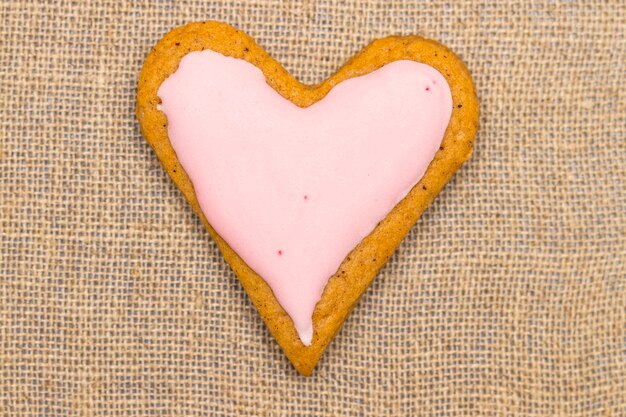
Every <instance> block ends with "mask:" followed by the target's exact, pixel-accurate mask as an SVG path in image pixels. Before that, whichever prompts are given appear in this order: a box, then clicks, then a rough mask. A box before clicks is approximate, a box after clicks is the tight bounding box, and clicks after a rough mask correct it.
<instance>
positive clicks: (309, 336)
mask: <svg viewBox="0 0 626 417" xmlns="http://www.w3.org/2000/svg"><path fill="white" fill-rule="evenodd" d="M298 336H300V340H301V341H302V344H303V345H304V346H311V341H313V322H311V325H310V326H307V327H306V328H305V329H298Z"/></svg>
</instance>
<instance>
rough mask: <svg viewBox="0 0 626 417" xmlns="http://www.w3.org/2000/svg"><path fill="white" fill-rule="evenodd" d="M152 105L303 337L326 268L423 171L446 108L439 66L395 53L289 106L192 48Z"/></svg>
mask: <svg viewBox="0 0 626 417" xmlns="http://www.w3.org/2000/svg"><path fill="white" fill-rule="evenodd" d="M158 95H159V97H160V98H161V100H162V104H161V106H160V109H161V110H162V111H163V112H164V113H165V115H166V116H167V120H168V134H169V138H170V140H171V143H172V146H173V147H174V150H175V151H176V154H177V155H178V159H179V160H180V163H181V164H182V166H183V168H184V169H185V171H186V172H187V174H188V175H189V177H190V179H191V181H192V183H193V185H194V188H195V192H196V194H197V196H198V201H199V203H200V207H201V209H202V211H203V213H204V215H205V216H206V218H207V220H208V221H209V223H210V224H211V225H212V226H213V227H214V228H215V230H216V231H217V232H218V233H219V234H220V236H222V237H223V238H224V240H226V242H228V244H229V245H230V246H231V247H232V248H233V249H234V250H235V251H236V252H237V253H238V254H239V256H240V257H241V258H242V259H243V260H244V261H245V262H246V264H247V265H248V266H250V267H251V268H252V269H253V270H254V271H255V272H256V273H258V274H259V275H260V276H261V277H263V279H264V280H265V281H266V282H267V283H268V284H269V286H270V287H271V289H272V291H273V292H274V295H275V296H276V298H277V300H278V302H279V303H280V304H281V306H282V307H283V308H284V309H285V311H286V312H287V314H289V316H290V317H291V318H292V320H293V322H294V325H295V328H296V330H297V332H298V334H299V336H300V339H301V340H302V342H303V343H304V344H305V345H307V346H308V345H310V343H311V340H312V337H313V321H312V315H313V310H314V309H315V305H316V304H317V302H318V301H319V299H320V297H321V295H322V291H323V290H324V287H325V286H326V283H327V282H328V279H329V278H330V277H331V276H332V275H333V274H334V273H335V272H337V270H338V268H339V265H340V264H341V263H342V261H343V260H344V259H345V258H346V256H347V255H348V254H349V252H350V251H351V250H352V249H354V248H355V247H356V246H357V244H358V243H359V242H360V241H361V240H362V239H363V238H364V237H366V236H367V235H368V234H369V233H370V232H371V231H372V230H373V229H374V228H375V227H376V225H377V223H378V222H379V221H380V220H382V219H383V218H384V217H385V216H386V215H387V214H388V213H389V212H390V211H391V209H393V207H394V206H395V205H396V204H397V203H398V202H399V201H400V200H401V199H402V198H404V197H405V196H406V195H407V193H408V192H409V191H410V190H411V188H412V187H413V186H414V185H415V184H416V183H417V182H418V181H419V180H420V178H421V177H422V176H423V175H424V172H425V171H426V169H427V167H428V165H429V164H430V162H431V161H432V159H433V157H434V155H435V153H436V152H437V150H438V148H439V146H440V143H441V140H442V138H443V135H444V132H445V130H446V127H447V125H448V122H449V120H450V115H451V111H452V97H451V93H450V88H449V86H448V84H447V82H446V80H445V79H444V78H443V76H442V75H441V74H440V73H439V72H438V71H436V70H435V69H434V68H432V67H430V66H428V65H425V64H421V63H417V62H414V61H395V62H393V63H390V64H387V65H385V66H384V67H382V68H381V69H379V70H377V71H374V72H372V73H370V74H368V75H365V76H361V77H358V78H352V79H349V80H346V81H344V82H342V83H340V84H339V85H337V86H336V87H334V88H333V89H332V90H331V91H330V92H329V93H328V95H327V96H326V97H325V98H324V99H323V100H321V101H319V102H317V103H315V104H313V105H312V106H310V107H307V108H300V107H297V106H296V105H294V104H293V103H292V102H290V101H288V100H286V99H284V98H283V97H282V96H280V95H279V94H278V93H277V92H276V91H275V90H273V89H272V88H271V87H270V86H269V85H268V84H267V83H266V82H265V77H264V75H263V73H262V72H261V71H260V70H259V69H258V68H257V67H255V66H253V65H252V64H249V63H248V62H246V61H244V60H241V59H234V58H230V57H225V56H223V55H220V54H219V53H216V52H213V51H208V50H207V51H203V52H192V53H189V54H188V55H187V56H185V57H184V58H183V59H182V60H181V62H180V66H179V68H178V70H177V71H176V72H175V73H174V74H172V75H171V76H170V77H168V78H167V80H165V81H164V82H163V84H162V85H161V87H160V88H159V91H158Z"/></svg>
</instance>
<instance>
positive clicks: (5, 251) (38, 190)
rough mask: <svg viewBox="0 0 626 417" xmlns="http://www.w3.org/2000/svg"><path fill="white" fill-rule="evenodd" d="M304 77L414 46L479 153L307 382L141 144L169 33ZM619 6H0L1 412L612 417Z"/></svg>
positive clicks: (624, 207)
mask: <svg viewBox="0 0 626 417" xmlns="http://www.w3.org/2000/svg"><path fill="white" fill-rule="evenodd" d="M205 19H215V20H222V21H226V22H228V23H230V24H232V25H235V26H237V27H238V28H240V29H242V30H243V31H245V32H247V33H249V34H250V35H252V36H253V37H255V38H256V39H257V41H258V42H259V43H260V44H261V45H262V46H264V47H265V48H266V49H267V50H268V51H269V52H270V53H271V54H272V55H273V56H275V57H276V58H277V59H278V60H279V61H280V62H281V63H283V64H284V66H285V67H286V68H287V69H288V70H290V71H291V72H292V73H293V74H294V75H296V76H297V77H298V78H299V79H300V80H302V81H305V82H308V83H315V82H318V81H320V80H322V79H323V78H325V77H326V76H328V75H329V74H331V73H332V72H333V71H334V70H335V69H336V68H337V67H338V66H339V65H341V63H342V62H344V61H345V60H347V59H348V58H350V57H351V56H352V55H353V54H354V53H356V52H357V51H358V50H359V49H361V48H362V47H363V46H365V45H366V44H367V43H368V42H370V41H371V40H373V39H375V38H378V37H382V36H386V35H390V34H412V33H417V34H421V35H424V36H427V37H432V38H434V39H437V40H439V41H441V42H443V43H445V44H447V45H448V46H449V47H451V48H452V49H453V50H454V51H455V52H457V53H458V54H459V55H460V56H461V57H462V58H463V59H464V61H465V62H466V64H467V65H468V67H469V68H470V70H471V71H472V73H473V76H474V79H475V82H476V87H477V91H478V94H479V97H480V99H481V110H482V114H481V127H480V130H479V134H478V136H477V139H476V146H475V152H474V156H473V159H472V160H471V161H470V162H469V163H468V164H467V165H465V166H464V167H463V168H462V169H461V171H460V172H459V173H458V174H457V175H456V177H455V179H454V180H453V181H452V182H451V183H450V184H448V186H447V187H446V188H445V190H444V191H443V192H442V194H441V195H440V196H439V197H438V199H437V200H436V202H435V203H434V204H433V206H431V207H430V209H428V210H427V212H426V213H425V214H424V216H423V217H422V218H421V220H420V221H419V222H418V224H417V225H416V226H415V227H414V228H413V229H412V231H411V233H410V234H409V235H408V236H407V238H406V239H405V241H404V242H403V244H402V245H401V246H400V248H399V250H398V252H397V253H396V254H395V255H394V257H393V258H392V260H391V262H390V263H389V264H388V265H387V267H386V268H384V269H383V270H382V271H381V273H380V275H379V277H378V278H377V280H376V281H375V283H374V284H373V286H372V288H371V289H370V290H369V291H368V292H367V293H366V295H365V296H364V297H363V299H362V300H361V302H360V303H359V305H358V306H357V308H356V309H355V311H354V312H353V314H352V316H351V317H350V318H349V319H348V321H347V322H346V325H345V327H344V328H343V330H342V331H341V332H340V334H339V335H338V336H337V338H336V339H335V341H334V342H333V344H332V345H331V347H330V348H329V349H328V351H327V352H326V354H325V355H324V357H323V359H322V361H321V362H320V364H319V366H318V368H317V370H316V372H315V373H314V375H313V376H312V377H311V378H309V379H306V378H303V377H301V376H299V375H298V374H297V372H296V371H295V370H294V369H293V368H292V367H291V365H290V364H289V363H288V361H287V360H286V359H285V357H284V356H283V355H282V353H281V351H280V349H279V348H278V347H277V345H276V343H275V342H274V340H273V339H272V337H271V336H270V334H269V332H268V331H267V329H266V328H265V326H264V324H263V322H262V321H261V319H260V318H259V316H258V315H257V313H256V311H255V310H254V308H253V307H252V306H251V304H250V302H249V300H248V298H247V296H246V295H245V293H244V291H243V290H242V288H241V286H240V285H239V283H238V281H237V279H236V278H235V277H234V275H233V273H232V272H231V271H230V270H229V268H228V267H227V265H226V264H225V262H224V261H223V260H222V258H221V256H220V254H219V253H218V251H217V248H216V246H215V244H214V243H213V242H212V241H211V240H210V239H209V237H208V233H207V232H206V231H205V230H204V228H203V226H202V224H201V223H200V221H199V220H198V219H197V218H196V216H195V215H193V214H192V212H191V210H190V208H189V207H188V206H187V204H186V203H185V201H184V199H183V197H182V196H181V193H180V192H179V191H178V190H177V189H176V188H175V187H174V186H173V184H172V182H171V181H170V180H169V178H168V177H167V176H166V174H165V172H164V170H163V169H162V168H161V166H160V165H159V163H158V161H157V159H156V158H155V156H154V154H153V152H152V150H151V149H150V147H149V146H148V145H147V144H146V142H145V141H144V139H143V138H142V137H141V134H140V133H139V130H138V125H137V121H136V119H135V115H134V108H135V86H136V82H137V75H138V73H139V69H140V66H141V64H142V61H143V59H144V58H145V56H146V54H147V53H148V51H149V50H150V48H151V47H152V46H153V45H154V44H155V43H156V41H157V40H158V39H159V38H160V37H161V36H162V35H163V34H164V33H166V32H167V31H168V30H169V29H171V28H173V27H175V26H178V25H181V24H184V23H187V22H189V21H195V20H205ZM625 22H626V2H624V1H601V0H595V1H585V2H582V1H581V2H576V1H567V2H566V1H536V2H526V1H521V0H518V1H512V2H502V1H484V2H478V1H476V2H475V1H470V0H460V1H455V2H422V1H419V2H414V1H395V2H390V1H384V0H380V1H369V2H357V1H338V0H337V1H324V2H299V1H272V0H257V1H249V2H247V1H246V2H244V1H199V0H197V1H177V2H154V3H153V2H148V1H137V2H120V1H117V0H105V1H99V2H96V1H93V2H70V1H67V2H58V3H55V2H43V1H41V2H39V1H32V0H24V1H12V0H3V1H2V2H1V3H0V416H2V417H4V416H22V415H24V416H26V415H29V416H43V415H59V416H60V415H68V416H90V415H98V416H213V415H216V416H220V415H223V416H234V415H241V416H283V415H285V416H466V415H494V416H495V415H498V416H499V415H512V416H553V415H560V416H626V99H625V94H624V90H623V89H624V86H625V85H626V23H625Z"/></svg>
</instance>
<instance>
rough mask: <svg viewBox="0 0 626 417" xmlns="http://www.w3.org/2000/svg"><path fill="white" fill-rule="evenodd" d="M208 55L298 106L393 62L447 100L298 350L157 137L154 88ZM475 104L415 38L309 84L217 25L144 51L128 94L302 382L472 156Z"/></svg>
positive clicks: (445, 56) (439, 55) (380, 45)
mask: <svg viewBox="0 0 626 417" xmlns="http://www.w3.org/2000/svg"><path fill="white" fill-rule="evenodd" d="M205 49H210V50H213V51H216V52H219V53H221V54H223V55H226V56H231V57H234V58H241V59H245V60H246V61H248V62H250V63H251V64H253V65H255V66H257V67H258V68H259V69H260V70H261V71H263V73H264V74H265V77H266V80H267V83H268V84H269V85H270V86H272V87H273V88H274V89H275V90H276V91H277V92H278V93H279V94H281V95H282V96H283V97H285V98H286V99H288V100H291V101H292V102H293V103H294V104H296V105H298V106H300V107H306V106H310V105H311V104H313V103H315V102H316V101H319V100H320V99H322V98H323V97H324V96H325V95H326V94H327V93H328V91H329V90H330V89H331V88H332V87H333V86H335V85H337V84H338V83H340V82H342V81H344V80H346V79H348V78H353V77H357V76H360V75H364V74H367V73H370V72H372V71H374V70H376V69H378V68H380V67H382V66H383V65H385V64H387V63H389V62H392V61H397V60H400V59H408V60H414V61H418V62H422V63H424V64H428V65H430V66H432V67H433V68H435V69H437V70H438V71H439V72H440V73H441V74H442V75H443V76H444V77H445V78H446V80H447V81H448V84H449V86H450V89H451V92H452V102H453V109H452V116H451V118H450V123H449V124H448V128H447V130H446V133H445V135H444V138H443V141H442V144H441V147H440V149H439V151H438V152H437V154H436V155H435V158H434V159H433V161H432V162H431V164H430V165H429V167H428V170H427V171H426V173H425V174H424V176H423V178H422V179H421V180H420V181H419V182H418V183H417V184H416V185H415V187H413V189H412V190H411V191H410V192H409V194H408V195H407V196H406V197H405V198H404V200H402V201H401V202H400V203H398V205H397V206H396V207H395V208H394V209H393V210H392V211H391V212H390V213H389V214H388V215H387V217H386V218H385V219H383V220H382V221H381V222H380V223H379V224H378V226H376V228H375V229H374V230H373V231H372V233H371V234H370V235H369V236H367V237H366V238H365V239H363V240H362V241H361V243H360V244H359V245H358V246H357V247H356V248H355V249H354V250H353V251H352V252H351V253H350V254H349V255H348V257H347V258H346V259H345V260H344V261H343V263H342V264H341V266H340V268H339V270H338V271H337V273H336V274H335V275H333V276H332V277H331V278H330V279H329V281H328V284H327V285H326V288H325V289H324V293H323V294H322V298H321V299H320V301H319V302H318V304H317V306H316V307H315V311H314V313H313V327H314V334H313V340H312V343H311V346H308V347H307V346H304V345H303V344H302V342H301V341H300V338H299V337H298V334H297V332H296V330H295V328H294V326H293V323H292V321H291V318H290V317H289V316H288V315H287V313H285V311H284V310H283V308H282V307H281V306H280V304H279V303H278V301H277V300H276V298H275V297H274V294H273V293H272V290H271V289H270V287H269V286H268V285H267V284H266V283H265V281H264V280H263V279H262V278H261V277H260V276H259V275H257V274H256V273H255V272H254V271H253V270H252V269H250V268H249V267H248V266H247V265H246V264H245V263H244V262H243V261H242V260H241V258H240V257H239V256H238V255H237V254H236V253H235V252H234V251H233V250H232V249H231V248H230V247H229V246H228V244H227V243H226V242H225V241H224V240H223V239H222V238H221V237H220V236H219V235H218V234H217V233H216V232H215V230H214V229H213V228H212V227H211V225H210V224H209V223H208V222H207V220H206V218H205V217H204V215H203V213H202V211H201V210H200V206H199V205H198V200H197V198H196V194H195V192H194V188H193V185H192V183H191V181H190V180H189V177H188V176H187V174H186V172H185V170H184V169H183V168H182V166H181V165H180V163H179V161H178V158H177V157H176V152H175V151H174V149H173V148H172V146H171V144H170V140H169V137H168V134H167V119H166V117H165V114H164V113H162V112H161V111H159V110H157V104H159V102H160V99H159V98H158V97H157V91H158V89H159V87H160V86H161V83H162V82H163V81H165V79H166V78H167V77H168V76H169V75H171V74H172V73H174V72H175V71H176V69H177V68H178V64H179V62H180V60H181V59H182V58H183V57H184V56H185V55H186V54H188V53H189V52H192V51H201V50H205ZM478 111H479V110H478V99H477V98H476V94H475V92H474V86H473V84H472V79H471V76H470V74H469V71H468V70H467V68H466V67H465V65H464V64H463V62H461V60H460V59H459V58H458V57H457V56H456V55H454V53H452V52H451V51H450V50H449V49H448V48H446V47H445V46H443V45H441V44H439V43H437V42H435V41H432V40H429V39H424V38H421V37H419V36H403V37H400V36H392V37H388V38H384V39H379V40H376V41H374V42H372V43H371V44H369V45H368V46H367V47H366V48H365V49H363V50H362V51H361V52H360V53H358V54H357V55H355V56H354V57H353V58H352V59H350V61H348V62H347V63H346V64H345V65H344V66H343V67H341V68H340V69H339V70H338V71H337V72H336V73H335V74H333V75H332V76H331V77H329V78H328V79H326V80H325V81H323V82H321V83H320V84H318V85H316V86H307V85H304V84H302V83H300V82H299V81H297V80H296V79H295V78H293V77H292V76H291V75H290V74H289V73H288V72H287V71H286V70H285V69H284V68H283V67H282V66H281V65H280V64H279V63H278V62H276V61H275V60H274V59H273V58H272V57H270V56H269V55H268V54H267V52H265V50H263V49H262V48H261V47H260V46H259V45H257V44H256V42H255V41H254V40H253V39H252V38H251V37H250V36H248V35H246V34H245V33H243V32H241V31H239V30H237V29H235V28H233V27H232V26H230V25H227V24H225V23H220V22H215V21H206V22H195V23H190V24H187V25H185V26H181V27H178V28H175V29H174V30H172V31H171V32H169V33H168V34H167V35H165V36H164V37H163V38H162V39H161V40H160V41H159V42H158V43H157V44H156V46H155V47H154V48H153V49H152V51H151V52H150V54H149V55H148V57H147V58H146V61H145V62H144V65H143V68H142V70H141V74H140V76H139V84H138V88H137V117H138V119H139V124H140V125H141V130H142V132H143V135H144V137H145V138H146V140H147V141H148V143H149V144H150V145H151V146H152V147H153V148H154V151H155V152H156V154H157V156H158V158H159V160H160V161H161V163H162V164H163V167H164V168H165V169H166V171H167V172H168V174H169V175H170V177H171V178H172V180H174V183H175V184H176V185H177V186H178V188H180V190H181V191H182V192H183V194H184V195H185V198H186V199H187V200H188V201H189V203H190V204H191V206H192V208H193V210H194V211H195V212H196V214H197V215H198V216H200V218H201V219H202V222H203V223H204V225H205V226H206V228H207V229H208V231H209V233H210V234H211V236H212V237H213V239H215V241H216V242H217V245H218V247H219V248H220V250H221V251H222V254H223V255H224V258H225V259H226V261H227V262H228V263H229V264H230V266H231V267H232V268H233V270H234V271H235V274H236V275H237V276H238V277H239V280H240V281H241V283H242V285H243V287H244V288H245V290H246V292H247V293H248V295H249V297H250V299H251V300H252V302H253V304H254V305H255V306H256V308H257V309H258V310H259V313H260V314H261V316H262V317H263V320H264V321H265V323H266V324H267V326H268V327H269V329H270V332H271V333H272V335H273V336H274V337H275V338H276V340H277V341H278V344H279V345H280V346H281V348H282V349H283V351H284V352H285V355H287V357H288V358H289V360H290V361H291V362H292V363H293V365H294V367H295V368H296V369H297V370H298V371H299V372H300V373H301V374H303V375H306V376H308V375H310V374H311V372H312V371H313V368H314V367H315V365H316V364H317V362H318V361H319V359H320V357H321V355H322V353H323V352H324V350H325V349H326V347H327V346H328V344H329V343H330V341H331V340H332V339H333V337H334V336H335V334H336V333H337V332H338V331H339V329H340V328H341V325H342V324H343V322H344V320H345V319H346V317H347V316H348V315H349V313H350V311H351V310H352V308H353V307H354V306H355V304H356V303H357V301H358V300H359V298H360V297H361V295H362V294H363V292H364V291H365V290H366V289H367V287H368V286H369V285H370V283H371V282H372V280H373V279H374V277H375V276H376V274H377V273H378V271H379V270H380V268H382V266H383V265H384V264H385V263H386V262H387V260H388V259H389V257H390V256H391V254H392V253H393V252H394V251H395V249H396V247H397V246H398V245H399V244H400V242H401V241H402V239H403V238H404V236H405V235H406V234H407V233H408V232H409V230H410V229H411V227H412V226H413V225H414V224H415V222H416V221H417V220H418V219H419V217H420V216H421V214H422V213H423V212H424V210H425V209H426V207H428V205H429V204H430V203H431V202H432V201H433V199H434V197H435V196H436V195H437V194H438V193H439V191H441V189H442V188H443V186H444V185H445V184H446V183H447V182H448V181H449V180H450V178H451V177H452V175H453V174H454V172H455V171H456V170H457V169H459V167H460V166H461V165H462V164H463V162H465V161H466V160H467V159H468V158H469V157H470V155H471V153H472V146H473V140H474V136H475V134H476V130H477V128H478Z"/></svg>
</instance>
